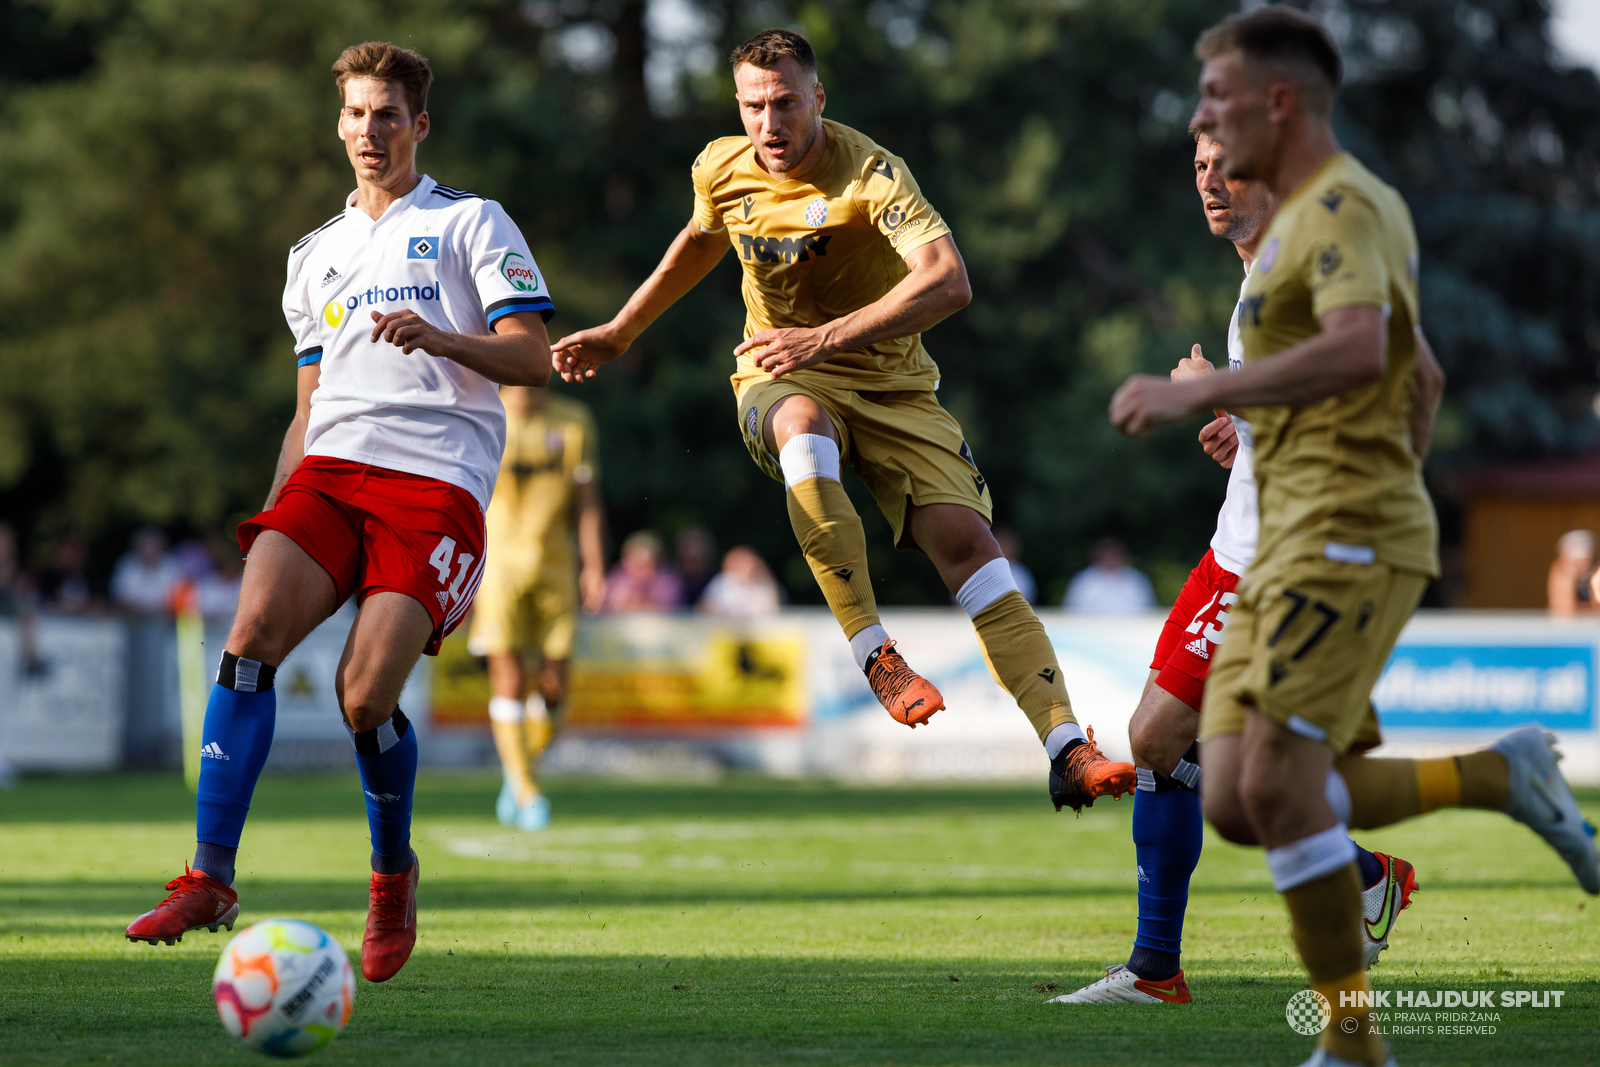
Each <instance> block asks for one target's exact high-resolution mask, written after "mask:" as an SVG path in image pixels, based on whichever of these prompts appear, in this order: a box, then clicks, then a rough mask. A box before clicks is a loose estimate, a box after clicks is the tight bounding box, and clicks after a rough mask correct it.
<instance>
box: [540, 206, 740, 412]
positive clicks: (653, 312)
mask: <svg viewBox="0 0 1600 1067" xmlns="http://www.w3.org/2000/svg"><path fill="white" fill-rule="evenodd" d="M731 247H732V245H731V243H730V242H729V241H728V232H727V231H726V230H716V231H713V232H711V233H707V232H706V231H704V230H702V229H701V228H700V226H699V224H698V223H696V222H694V221H693V220H690V222H689V225H687V226H685V227H684V228H683V229H682V230H681V231H680V232H679V233H678V236H677V237H676V238H675V239H674V240H673V242H672V244H671V245H670V246H669V247H668V248H667V254H666V255H664V256H662V257H661V262H660V263H659V264H657V265H656V269H655V271H654V272H653V273H652V274H651V275H650V277H648V278H646V279H645V282H644V284H643V285H641V286H639V288H638V289H635V290H634V293H633V295H632V296H631V297H629V298H628V302H627V303H626V304H624V305H622V310H621V311H619V312H617V314H616V317H615V318H613V319H612V320H611V321H610V322H608V323H606V324H605V325H604V326H596V327H594V328H593V329H588V330H579V331H578V332H577V333H569V334H567V336H565V337H563V338H562V339H561V340H559V341H557V342H556V343H555V345H554V347H553V348H552V349H551V352H552V353H553V355H552V359H553V360H554V366H555V370H556V373H557V374H559V375H561V378H562V380H563V381H568V382H581V381H583V380H584V379H585V378H593V377H594V372H595V371H596V370H598V369H599V368H600V365H601V364H602V363H609V362H611V361H612V360H613V359H616V358H617V357H618V356H620V355H622V353H624V352H626V351H627V350H628V346H629V345H631V344H633V342H634V340H635V339H636V338H637V337H638V336H639V335H640V334H641V333H644V331H645V328H646V327H648V326H649V325H650V324H651V323H652V322H654V321H656V319H658V318H660V317H661V313H662V312H664V311H666V310H667V309H668V308H669V307H671V306H672V305H673V304H676V303H677V302H678V301H679V300H680V299H682V297H683V295H684V294H685V293H687V292H688V291H689V290H690V289H693V288H694V287H695V286H697V285H699V284H700V281H701V279H702V278H704V277H705V276H706V275H707V274H710V273H711V268H712V267H715V266H716V265H717V261H718V260H720V259H721V258H722V257H723V255H724V254H726V253H727V251H728V249H729V248H731Z"/></svg>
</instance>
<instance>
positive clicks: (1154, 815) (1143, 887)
mask: <svg viewBox="0 0 1600 1067" xmlns="http://www.w3.org/2000/svg"><path fill="white" fill-rule="evenodd" d="M1139 778H1140V781H1139V788H1138V789H1137V790H1135V791H1134V794H1133V844H1134V850H1135V853H1136V855H1137V856H1138V861H1139V933H1138V936H1136V937H1135V938H1134V941H1133V945H1134V947H1133V954H1132V955H1131V956H1129V958H1128V969H1129V970H1130V971H1132V972H1133V973H1134V974H1136V975H1138V976H1139V977H1140V978H1144V979H1147V980H1150V981H1156V982H1160V981H1165V980H1166V979H1168V978H1171V977H1172V976H1173V975H1175V974H1177V973H1178V970H1179V963H1178V960H1179V953H1180V952H1182V950H1183V913H1184V910H1185V909H1186V908H1187V907H1188V906H1189V876H1190V875H1191V874H1193V873H1194V868H1195V865H1196V864H1197V863H1199V862H1200V843H1201V839H1202V831H1201V818H1200V797H1199V796H1198V795H1197V794H1195V793H1194V792H1192V791H1191V790H1189V789H1186V788H1184V786H1182V785H1181V784H1179V783H1178V782H1175V781H1173V780H1172V779H1171V778H1168V777H1167V776H1166V775H1164V774H1150V773H1149V772H1146V771H1140V772H1139ZM1150 786H1154V788H1151V787H1150Z"/></svg>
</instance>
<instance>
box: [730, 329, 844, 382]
mask: <svg viewBox="0 0 1600 1067" xmlns="http://www.w3.org/2000/svg"><path fill="white" fill-rule="evenodd" d="M758 348H759V349H760V350H761V351H759V352H757V353H756V354H755V356H754V357H753V358H754V359H755V362H756V366H758V367H760V368H761V369H762V370H764V371H766V372H767V373H769V374H771V375H772V376H773V377H774V378H781V377H783V376H784V375H785V374H788V373H789V372H790V371H797V370H802V369H804V368H806V367H815V366H816V365H817V364H818V363H822V362H825V361H826V360H827V359H828V357H830V356H832V355H833V349H832V348H830V347H828V343H827V341H826V340H825V339H824V338H823V336H822V331H821V330H808V329H801V328H793V329H787V330H762V331H761V332H760V333H757V334H752V335H751V336H750V339H749V340H748V341H746V342H744V344H742V345H740V346H739V347H738V348H735V349H734V350H733V354H734V356H735V357H736V358H737V357H738V356H742V355H744V354H745V353H746V352H750V351H752V350H754V349H758Z"/></svg>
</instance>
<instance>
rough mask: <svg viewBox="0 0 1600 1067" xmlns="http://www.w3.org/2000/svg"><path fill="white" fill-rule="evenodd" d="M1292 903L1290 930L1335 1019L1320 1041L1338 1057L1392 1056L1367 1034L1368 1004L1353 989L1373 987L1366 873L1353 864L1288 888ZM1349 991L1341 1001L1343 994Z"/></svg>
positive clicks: (1379, 1059)
mask: <svg viewBox="0 0 1600 1067" xmlns="http://www.w3.org/2000/svg"><path fill="white" fill-rule="evenodd" d="M1283 902H1284V904H1286V905H1287V906H1288V908H1289V932H1290V934H1291V936H1293V938H1294V944H1295V948H1297V949H1298V950H1299V951H1300V960H1301V962H1303V963H1304V964H1305V967H1306V973H1307V974H1308V975H1309V976H1310V977H1311V988H1312V989H1315V990H1316V991H1317V992H1318V993H1321V994H1322V995H1323V996H1324V997H1327V998H1328V1005H1329V1006H1330V1007H1331V1008H1332V1009H1333V1019H1332V1020H1331V1021H1330V1022H1329V1023H1328V1028H1327V1029H1326V1030H1324V1031H1323V1032H1322V1041H1321V1045H1322V1047H1323V1048H1325V1049H1327V1050H1328V1051H1329V1052H1331V1053H1332V1054H1333V1055H1335V1056H1343V1057H1344V1058H1345V1059H1348V1060H1355V1061H1356V1062H1358V1063H1371V1064H1382V1063H1383V1062H1384V1061H1385V1059H1386V1058H1387V1057H1386V1055H1385V1054H1384V1050H1383V1040H1382V1038H1380V1037H1378V1036H1377V1035H1376V1034H1371V1033H1368V1032H1367V1031H1368V1030H1370V1029H1371V1027H1369V1026H1368V1025H1367V1013H1368V1012H1369V1011H1370V1010H1371V1007H1370V1005H1369V1006H1367V1007H1358V1006H1356V1004H1355V1003H1354V1002H1355V1001H1356V999H1357V998H1356V997H1355V996H1353V995H1352V994H1357V993H1362V992H1366V991H1369V990H1371V988H1372V987H1371V986H1370V985H1368V984H1367V973H1366V971H1365V970H1364V969H1363V968H1362V966H1361V875H1360V874H1359V873H1358V872H1357V870H1356V865H1355V864H1354V863H1349V864H1346V865H1345V866H1343V867H1340V868H1339V869H1338V870H1336V871H1334V872H1332V873H1331V874H1326V875H1323V876H1322V877H1321V878H1315V879H1313V880H1311V881H1309V882H1302V883H1301V884H1300V885H1297V886H1294V887H1293V888H1290V889H1286V890H1284V893H1283ZM1341 993H1343V994H1345V997H1344V1003H1343V1004H1341V1003H1340V996H1339V995H1340V994H1341ZM1349 1018H1354V1019H1357V1020H1359V1023H1358V1024H1357V1025H1356V1028H1355V1033H1353V1034H1352V1033H1348V1032H1346V1031H1345V1029H1344V1026H1342V1025H1341V1024H1342V1023H1344V1020H1346V1019H1349Z"/></svg>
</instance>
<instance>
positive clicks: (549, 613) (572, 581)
mask: <svg viewBox="0 0 1600 1067" xmlns="http://www.w3.org/2000/svg"><path fill="white" fill-rule="evenodd" d="M577 626H578V583H577V578H576V576H575V575H573V576H569V577H567V578H566V580H562V579H561V578H560V577H555V578H552V577H551V576H549V575H540V576H537V577H536V578H534V579H533V580H530V581H514V580H509V579H507V578H506V577H505V576H503V575H498V574H496V573H495V572H494V570H493V569H492V568H490V569H489V570H487V571H486V572H485V573H484V576H483V582H482V583H481V584H480V585H479V586H478V595H477V597H476V599H475V600H474V601H473V606H472V633H471V636H470V637H469V638H468V640H467V647H468V648H469V649H471V651H472V653H473V655H476V656H491V655H502V654H506V653H519V654H526V653H529V652H538V653H539V654H540V655H542V656H544V658H545V659H566V658H567V657H568V656H570V655H571V654H572V639H573V635H574V633H575V632H576V631H577Z"/></svg>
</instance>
